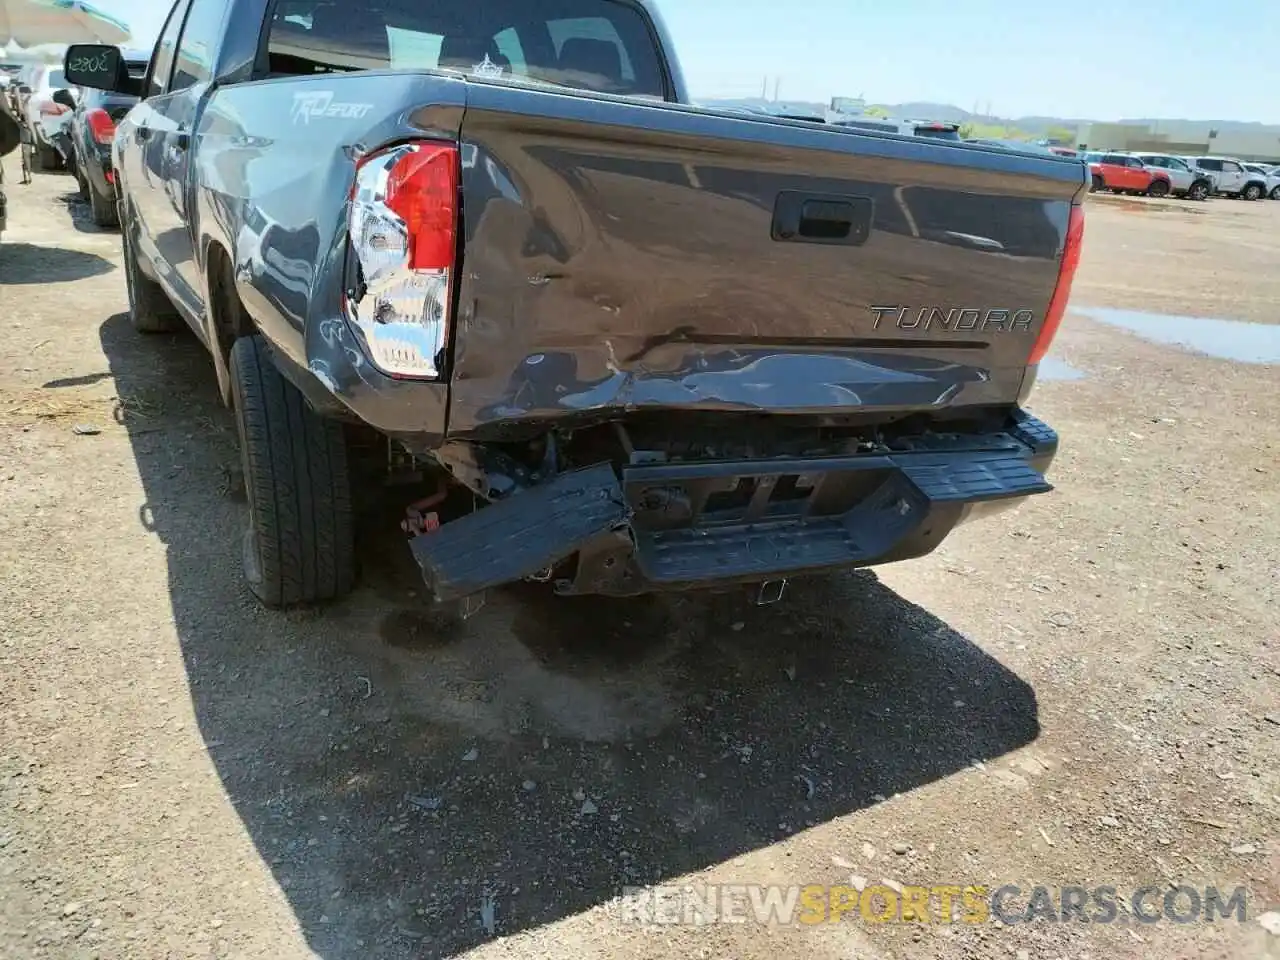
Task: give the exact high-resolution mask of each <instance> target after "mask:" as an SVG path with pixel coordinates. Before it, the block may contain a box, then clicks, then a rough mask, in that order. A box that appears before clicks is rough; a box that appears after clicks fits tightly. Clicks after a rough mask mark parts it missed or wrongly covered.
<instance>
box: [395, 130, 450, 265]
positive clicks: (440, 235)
mask: <svg viewBox="0 0 1280 960" xmlns="http://www.w3.org/2000/svg"><path fill="white" fill-rule="evenodd" d="M386 204H387V206H388V207H390V208H391V209H392V210H394V211H395V212H396V214H397V215H399V217H400V219H401V220H403V221H404V223H405V227H407V228H408V231H409V269H410V270H445V269H448V268H449V267H451V266H453V254H454V249H455V247H454V245H455V243H456V235H455V233H454V225H455V224H456V223H457V217H458V151H457V148H455V147H453V146H452V145H434V144H433V145H431V146H419V148H418V149H417V150H414V151H412V152H410V153H405V154H403V155H402V156H401V157H400V158H399V159H398V160H396V162H395V165H394V166H392V168H391V169H390V170H389V171H388V173H387V199H386Z"/></svg>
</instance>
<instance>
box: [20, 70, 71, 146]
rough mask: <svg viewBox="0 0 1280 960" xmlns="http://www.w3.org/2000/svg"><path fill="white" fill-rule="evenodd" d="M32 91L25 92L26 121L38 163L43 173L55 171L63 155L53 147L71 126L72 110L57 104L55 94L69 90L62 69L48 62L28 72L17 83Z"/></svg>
mask: <svg viewBox="0 0 1280 960" xmlns="http://www.w3.org/2000/svg"><path fill="white" fill-rule="evenodd" d="M18 82H19V83H20V84H25V85H26V86H28V87H30V88H31V92H30V93H24V94H23V96H24V97H25V105H24V107H23V111H22V112H23V119H24V120H25V121H26V123H27V129H29V130H30V131H31V136H32V142H33V143H34V145H35V148H36V164H37V166H38V167H39V168H40V169H41V170H56V169H58V168H59V167H61V166H62V154H61V153H59V152H58V148H57V147H55V146H54V142H55V138H56V137H57V136H58V134H59V133H62V132H64V131H65V130H66V129H67V128H68V127H69V126H70V124H71V110H70V109H68V108H67V107H66V106H65V105H63V104H61V103H55V102H54V99H53V95H54V93H56V92H57V91H58V90H68V89H70V88H69V87H68V86H67V80H66V77H65V76H63V73H62V68H61V67H57V66H51V65H49V64H47V63H41V64H37V65H35V66H34V67H32V68H31V69H30V70H28V71H25V72H24V75H23V78H22V79H21V80H19V81H18Z"/></svg>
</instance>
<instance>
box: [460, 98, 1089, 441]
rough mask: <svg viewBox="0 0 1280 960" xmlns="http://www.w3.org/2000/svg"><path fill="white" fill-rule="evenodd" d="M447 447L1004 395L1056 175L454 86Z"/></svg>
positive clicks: (733, 119)
mask: <svg viewBox="0 0 1280 960" xmlns="http://www.w3.org/2000/svg"><path fill="white" fill-rule="evenodd" d="M462 141H463V171H462V185H463V228H464V238H465V240H464V243H465V245H464V248H463V258H464V263H463V269H462V273H461V276H462V281H461V284H460V288H459V300H458V314H457V325H456V333H455V339H454V355H453V377H452V390H451V400H450V417H449V432H450V433H451V434H453V435H460V434H477V435H480V434H485V433H487V432H488V430H487V428H490V427H505V426H510V425H511V424H512V422H513V421H519V420H544V419H552V418H563V417H565V416H569V415H575V414H581V415H588V416H590V415H596V416H598V415H600V414H601V413H605V414H612V413H616V412H618V411H621V410H626V409H637V408H647V407H670V408H685V409H724V410H751V409H763V410H769V411H774V412H786V413H810V414H818V413H820V414H828V413H868V412H872V413H881V412H883V413H886V414H889V413H900V412H910V411H918V410H928V409H936V408H940V407H955V406H966V405H991V404H1005V403H1009V404H1012V403H1014V402H1016V400H1017V397H1018V394H1019V391H1020V388H1021V385H1022V381H1023V377H1024V374H1025V371H1026V361H1027V357H1028V355H1029V353H1030V352H1031V349H1032V345H1033V343H1034V342H1035V339H1036V335H1037V333H1038V331H1039V328H1040V325H1041V323H1042V321H1043V318H1044V315H1045V310H1046V307H1047V306H1048V304H1049V301H1050V299H1051V298H1052V296H1053V291H1054V287H1055V284H1056V281H1057V276H1058V261H1059V258H1060V256H1061V252H1062V248H1063V242H1064V238H1065V234H1066V230H1067V223H1068V217H1069V213H1070V206H1071V204H1072V202H1073V200H1075V199H1077V198H1078V195H1079V194H1080V193H1081V192H1082V190H1083V187H1084V172H1083V168H1082V165H1081V164H1080V163H1079V162H1077V161H1073V160H1070V159H1065V158H1057V157H1053V156H1050V155H1045V156H1043V157H1041V156H1034V155H1029V154H1028V155H1019V154H1015V153H1012V152H1011V151H1005V150H987V149H984V148H981V147H977V146H972V145H966V144H953V143H945V142H938V141H931V140H924V139H915V138H895V137H887V136H878V135H875V134H866V133H863V132H854V131H849V130H838V129H833V128H824V127H821V126H818V125H814V124H804V123H799V122H796V123H788V122H785V121H783V122H775V121H770V120H758V119H752V118H742V117H739V116H731V115H727V114H715V113H710V112H706V111H699V110H696V109H694V108H688V107H681V106H673V105H660V104H655V105H650V104H641V103H635V102H627V101H622V100H618V99H605V98H599V99H597V98H592V97H583V96H564V95H559V94H554V93H546V92H543V91H537V90H523V89H516V88H512V87H509V86H505V85H496V84H494V85H491V84H484V83H469V84H468V86H467V109H466V113H465V115H464V119H463V127H462Z"/></svg>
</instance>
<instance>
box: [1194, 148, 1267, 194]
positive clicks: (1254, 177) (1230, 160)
mask: <svg viewBox="0 0 1280 960" xmlns="http://www.w3.org/2000/svg"><path fill="white" fill-rule="evenodd" d="M1182 159H1183V160H1186V161H1187V163H1189V164H1191V166H1193V167H1194V168H1196V169H1197V170H1203V171H1205V172H1207V173H1211V174H1213V180H1214V188H1215V189H1214V193H1220V194H1222V195H1223V196H1227V197H1237V198H1239V199H1241V200H1260V199H1262V198H1263V197H1265V196H1266V195H1267V178H1266V177H1265V176H1260V175H1259V174H1256V173H1253V172H1252V171H1250V170H1247V169H1246V168H1245V165H1244V161H1243V160H1237V159H1236V158H1235V157H1183V158H1182Z"/></svg>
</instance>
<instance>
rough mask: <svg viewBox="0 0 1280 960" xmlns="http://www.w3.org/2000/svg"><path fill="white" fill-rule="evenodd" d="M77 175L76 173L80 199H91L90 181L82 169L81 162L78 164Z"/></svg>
mask: <svg viewBox="0 0 1280 960" xmlns="http://www.w3.org/2000/svg"><path fill="white" fill-rule="evenodd" d="M75 175H76V188H77V190H78V191H79V194H80V199H81V200H89V199H91V193H90V188H89V181H88V180H86V179H85V177H84V171H83V170H81V169H80V164H78V163H77V164H76V169H75Z"/></svg>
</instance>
